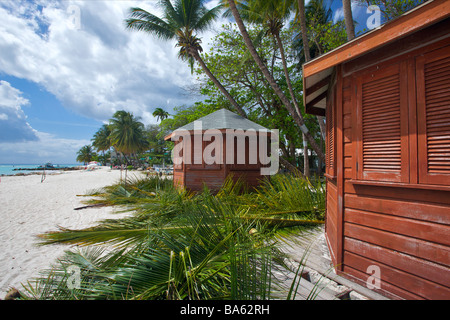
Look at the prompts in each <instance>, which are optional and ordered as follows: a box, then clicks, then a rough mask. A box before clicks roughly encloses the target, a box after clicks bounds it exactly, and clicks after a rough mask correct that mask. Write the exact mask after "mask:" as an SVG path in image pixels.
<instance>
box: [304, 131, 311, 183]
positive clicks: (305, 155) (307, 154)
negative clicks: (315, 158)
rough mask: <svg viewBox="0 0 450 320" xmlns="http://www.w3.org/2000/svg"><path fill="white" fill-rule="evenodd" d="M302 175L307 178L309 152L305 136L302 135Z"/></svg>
mask: <svg viewBox="0 0 450 320" xmlns="http://www.w3.org/2000/svg"><path fill="white" fill-rule="evenodd" d="M303 174H304V175H305V177H307V178H309V175H310V174H309V151H308V142H307V141H306V139H305V135H303Z"/></svg>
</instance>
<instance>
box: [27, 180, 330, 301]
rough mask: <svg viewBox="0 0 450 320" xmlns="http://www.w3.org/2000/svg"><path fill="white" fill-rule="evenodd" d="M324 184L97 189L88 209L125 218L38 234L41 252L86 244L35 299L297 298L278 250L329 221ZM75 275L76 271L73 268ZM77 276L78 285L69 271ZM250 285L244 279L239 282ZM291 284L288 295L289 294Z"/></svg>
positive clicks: (41, 281) (32, 285) (39, 282)
mask: <svg viewBox="0 0 450 320" xmlns="http://www.w3.org/2000/svg"><path fill="white" fill-rule="evenodd" d="M323 191H324V190H323V185H322V184H321V182H320V181H317V182H315V183H312V182H310V181H308V180H305V179H303V178H301V177H298V176H294V175H280V176H276V177H274V178H273V179H271V180H270V181H266V182H265V183H263V184H262V185H261V186H260V188H258V189H256V190H254V191H252V192H246V191H245V190H243V184H242V183H240V182H239V181H238V182H233V180H232V179H229V180H227V182H226V183H225V184H224V186H223V188H222V189H221V190H220V191H219V192H218V193H216V194H212V193H211V192H210V191H209V190H208V189H206V188H205V190H204V191H203V192H201V193H196V194H194V193H190V192H187V191H186V190H179V189H177V188H175V187H174V186H173V183H172V180H171V179H165V178H159V177H151V178H144V177H135V178H133V179H130V180H129V181H128V183H127V184H124V183H121V184H117V185H113V186H109V187H106V188H104V189H102V190H94V191H92V192H91V193H90V194H89V195H90V196H91V197H94V198H93V200H88V201H87V203H89V204H91V205H105V206H117V207H118V210H120V211H122V212H123V211H126V212H129V213H130V214H129V216H128V217H127V218H122V219H108V220H104V221H101V222H100V223H99V224H98V225H97V226H95V227H92V228H87V229H83V230H70V229H64V228H60V230H58V231H53V232H48V233H45V234H42V235H40V238H41V245H50V244H54V243H59V244H70V245H74V244H76V245H79V249H78V250H77V251H73V250H72V251H68V252H67V253H66V255H65V256H64V257H62V258H61V259H60V260H59V261H60V263H59V264H57V265H55V266H54V268H53V269H51V270H48V271H47V272H45V273H44V274H43V276H42V277H40V278H38V279H35V280H34V281H30V282H29V284H28V285H27V286H26V290H25V292H24V295H25V296H26V297H28V298H30V299H170V300H184V299H189V300H198V299H201V300H203V299H271V298H272V299H273V298H283V299H285V298H287V293H286V292H289V291H291V292H293V290H290V289H289V285H292V286H295V285H296V284H295V283H284V282H283V281H282V280H283V278H277V276H276V271H278V272H282V271H284V272H292V273H293V274H296V272H297V271H298V269H297V268H298V267H294V268H293V267H292V265H290V264H288V260H286V258H287V257H286V255H285V254H284V253H283V252H282V251H281V250H280V247H279V246H278V244H279V242H280V239H282V238H286V237H288V236H289V235H298V234H299V233H301V232H305V234H307V231H308V230H311V228H312V226H316V225H320V224H321V223H322V222H323V211H324V205H325V199H324V192H323ZM69 268H71V269H69ZM74 268H75V269H76V270H78V271H79V275H80V281H79V283H75V284H74V283H73V282H72V281H73V277H72V275H73V274H72V273H71V272H69V270H73V269H74ZM242 279H245V281H242ZM283 285H284V286H286V285H287V286H288V287H287V288H285V287H283ZM283 290H285V291H284V293H283Z"/></svg>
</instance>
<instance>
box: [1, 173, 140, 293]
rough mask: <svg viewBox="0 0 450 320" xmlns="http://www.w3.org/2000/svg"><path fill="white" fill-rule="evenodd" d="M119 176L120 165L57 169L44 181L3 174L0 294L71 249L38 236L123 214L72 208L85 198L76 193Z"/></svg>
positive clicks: (94, 209) (30, 175)
mask: <svg viewBox="0 0 450 320" xmlns="http://www.w3.org/2000/svg"><path fill="white" fill-rule="evenodd" d="M128 174H129V175H130V173H128ZM131 174H132V175H133V174H136V173H131ZM120 176H121V173H120V170H111V169H110V168H109V167H100V168H99V169H96V170H91V171H89V170H71V171H64V172H62V171H61V172H56V171H55V172H51V173H49V174H48V175H47V177H46V179H45V180H44V181H43V182H41V177H39V176H38V175H36V174H34V175H33V174H26V175H12V176H9V175H8V176H1V180H0V208H1V209H0V257H1V264H0V299H3V297H4V296H5V295H6V293H7V292H8V291H9V289H11V288H12V287H14V288H17V289H19V290H22V289H23V287H22V285H21V284H22V283H23V284H26V283H27V281H28V280H32V278H35V277H37V276H39V273H40V272H41V271H43V270H45V269H49V268H50V267H51V265H52V264H53V263H54V262H55V261H56V259H57V258H58V257H60V256H62V255H63V254H64V251H66V250H68V249H69V248H71V246H68V245H48V246H37V243H38V241H39V239H38V238H37V237H36V235H38V234H42V233H45V232H49V231H56V230H57V229H58V226H61V227H65V228H72V229H81V228H86V227H91V226H94V225H96V222H98V221H100V220H103V219H107V218H120V217H124V216H126V215H127V213H120V214H117V213H115V212H114V209H113V208H110V207H98V208H92V209H89V210H74V209H75V208H77V207H80V206H83V203H82V202H83V201H84V200H86V198H85V197H79V195H85V194H86V193H88V192H89V191H91V190H95V189H99V188H102V187H105V186H108V185H112V184H114V183H117V182H118V181H119V180H120Z"/></svg>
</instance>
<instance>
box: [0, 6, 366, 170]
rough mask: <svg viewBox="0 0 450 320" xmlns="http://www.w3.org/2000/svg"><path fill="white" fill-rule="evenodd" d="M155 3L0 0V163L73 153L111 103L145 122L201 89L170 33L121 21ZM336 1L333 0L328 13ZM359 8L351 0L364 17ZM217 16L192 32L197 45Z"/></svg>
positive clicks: (61, 160)
mask: <svg viewBox="0 0 450 320" xmlns="http://www.w3.org/2000/svg"><path fill="white" fill-rule="evenodd" d="M216 2H217V0H213V1H212V3H211V5H212V4H214V3H216ZM154 4H155V1H137V0H136V1H134V0H123V1H119V0H96V1H92V0H84V1H70V0H65V1H59V0H58V1H57V0H35V1H31V0H0V164H7V163H13V164H40V163H45V162H48V161H50V162H53V163H55V164H69V163H75V158H76V152H77V151H78V150H79V149H80V148H81V147H82V146H83V145H86V144H89V143H90V139H91V138H92V136H93V134H94V133H95V132H96V131H97V130H98V129H99V128H100V127H101V125H102V124H103V123H105V121H107V120H108V119H109V118H110V117H111V116H112V114H113V113H114V112H115V111H117V110H127V111H130V112H133V114H135V115H136V116H139V117H141V118H142V121H143V122H144V124H151V123H156V119H154V117H153V116H152V113H153V111H154V110H155V108H158V107H162V108H164V109H166V110H167V111H168V112H171V111H172V109H173V107H175V106H180V105H183V104H187V105H189V104H191V103H192V102H193V101H196V100H199V99H200V97H198V96H193V95H192V94H190V93H189V91H188V90H186V89H187V88H189V87H190V86H192V85H195V81H196V79H195V76H193V75H191V73H190V69H189V66H188V65H187V64H186V63H184V62H182V61H180V60H179V59H178V58H177V48H175V47H174V42H162V41H160V40H157V39H155V38H153V37H151V36H149V35H146V34H143V33H139V32H131V31H127V30H125V28H124V25H123V20H124V19H125V18H126V17H127V12H128V9H129V8H130V7H133V6H139V7H143V8H145V9H147V10H149V11H151V12H155V13H158V11H157V10H156V9H155V8H154ZM341 6H342V5H341V1H333V3H332V8H333V10H334V13H335V18H336V19H339V18H342V12H341ZM365 10H366V9H365V8H360V6H356V5H355V6H354V13H355V15H357V16H358V17H362V19H363V20H364V19H366V18H365V17H368V16H369V14H366V13H365ZM223 22H224V21H218V22H217V24H216V26H215V27H213V29H212V30H211V31H208V32H206V33H204V34H202V35H201V37H202V39H203V46H204V48H205V49H207V47H208V43H209V39H210V38H211V37H212V36H213V35H214V34H215V32H217V30H218V29H219V27H220V25H221V24H222V23H223Z"/></svg>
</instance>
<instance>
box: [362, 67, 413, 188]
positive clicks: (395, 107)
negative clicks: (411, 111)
mask: <svg viewBox="0 0 450 320" xmlns="http://www.w3.org/2000/svg"><path fill="white" fill-rule="evenodd" d="M401 68H402V66H401V65H400V64H395V65H392V66H389V67H386V68H382V69H379V70H376V71H374V72H370V73H366V74H364V75H362V76H360V77H359V78H358V80H357V83H358V85H357V101H358V102H357V103H358V106H357V109H358V110H357V112H358V117H359V118H358V129H357V131H358V139H357V141H358V143H357V145H358V147H357V148H358V150H359V152H358V156H357V158H358V161H357V167H358V168H357V171H358V178H359V179H363V180H378V181H392V182H405V180H406V179H408V174H407V171H408V163H407V160H408V159H407V158H406V157H407V156H408V133H407V130H408V128H407V125H408V123H407V120H408V119H407V101H406V98H407V97H406V95H405V93H406V88H405V87H404V86H405V85H406V81H405V80H407V78H405V75H406V70H402V72H401V70H400V69H401ZM403 71H404V73H403Z"/></svg>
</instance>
